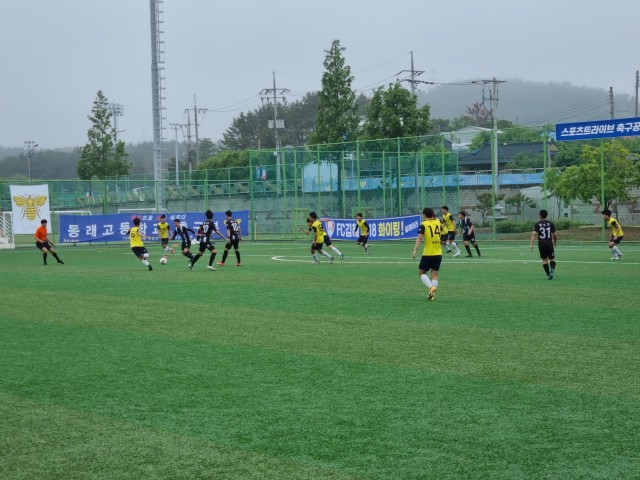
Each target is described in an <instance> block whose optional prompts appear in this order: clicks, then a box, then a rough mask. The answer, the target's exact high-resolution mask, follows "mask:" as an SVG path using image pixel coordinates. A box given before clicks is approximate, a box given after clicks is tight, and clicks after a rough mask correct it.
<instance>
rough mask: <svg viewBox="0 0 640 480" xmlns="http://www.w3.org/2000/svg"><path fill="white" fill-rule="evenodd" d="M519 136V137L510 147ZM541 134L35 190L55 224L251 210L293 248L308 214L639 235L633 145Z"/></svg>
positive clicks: (278, 157) (304, 153)
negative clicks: (545, 215)
mask: <svg viewBox="0 0 640 480" xmlns="http://www.w3.org/2000/svg"><path fill="white" fill-rule="evenodd" d="M523 131H525V133H526V137H527V138H526V139H524V140H523V139H522V138H520V139H518V136H522V132H523ZM549 131H550V129H545V128H539V129H523V128H522V127H518V129H514V131H513V132H509V131H501V132H500V134H499V135H498V142H497V144H494V143H495V142H493V138H492V136H491V135H487V142H484V143H480V144H478V145H479V146H475V147H473V148H472V147H471V146H470V145H469V144H468V142H467V143H465V142H464V141H461V140H463V139H459V138H455V137H452V136H447V135H437V136H423V137H412V138H398V139H386V140H373V141H358V142H345V143H340V144H331V145H311V146H303V147H284V148H282V149H280V150H279V151H275V150H251V151H250V152H249V165H248V166H245V167H235V168H222V169H216V170H194V171H193V172H192V174H191V175H189V174H188V173H187V172H181V173H180V174H179V175H178V176H177V177H176V176H175V174H169V175H167V177H166V178H165V179H163V180H160V181H156V180H155V179H154V178H153V176H152V175H136V176H130V177H126V178H109V179H106V180H92V181H85V180H56V179H48V180H33V181H32V183H34V184H35V183H37V184H40V183H47V184H49V192H50V205H51V208H52V210H53V211H54V215H55V214H56V213H60V212H91V213H93V214H99V213H117V212H123V211H139V212H145V211H158V212H159V211H166V212H181V211H202V210H205V209H208V208H211V209H212V210H216V211H223V210H227V209H230V210H250V212H251V220H252V221H251V222H250V223H251V225H250V231H251V236H252V237H253V238H260V237H262V238H282V239H292V238H297V237H298V236H299V235H300V227H301V226H303V225H304V224H305V219H306V216H307V214H308V213H309V212H310V211H312V210H313V211H316V212H317V213H318V215H320V216H322V217H329V218H352V217H354V216H355V214H356V213H357V212H362V213H363V214H364V216H365V217H366V218H381V217H394V216H403V215H410V214H416V213H419V212H421V210H422V208H423V207H425V206H431V207H434V208H436V209H439V207H440V206H441V205H447V206H448V207H449V210H450V211H451V212H457V211H460V210H465V211H466V212H467V213H468V215H469V216H470V217H471V219H472V220H473V221H474V223H475V224H476V225H477V227H478V232H479V233H480V236H484V237H485V238H499V237H500V236H502V235H505V234H510V233H514V232H518V231H522V232H525V231H528V230H529V228H530V225H531V222H533V221H534V220H535V219H536V218H537V213H538V210H539V209H540V208H546V209H547V210H549V213H550V218H552V219H555V220H556V221H564V222H570V223H571V224H572V225H574V226H577V225H591V226H594V225H595V226H601V225H602V217H601V215H600V211H601V210H602V208H603V205H607V206H609V207H610V208H611V209H612V210H614V214H615V215H616V216H617V217H618V219H619V220H620V222H621V223H622V224H623V225H638V224H639V223H640V222H639V220H640V207H638V201H637V199H638V197H639V196H640V195H639V193H640V192H639V191H638V184H640V173H639V172H640V167H639V166H638V160H637V158H638V152H639V151H640V148H639V147H638V141H637V140H634V139H629V140H615V141H613V142H610V141H606V142H603V141H596V142H593V141H591V142H566V143H570V144H571V145H567V144H562V143H556V142H553V141H552V138H551V137H550V135H549V133H548V132H549ZM496 164H497V168H496ZM621 172H622V173H621ZM621 176H622V177H623V178H622V179H621V178H620V177H621ZM563 181H564V182H565V183H567V182H569V183H570V185H574V186H579V187H581V188H574V189H573V190H572V189H571V188H567V185H564V187H563V185H562V182H563ZM25 183H27V182H26V181H19V180H2V181H0V209H1V210H3V211H10V210H11V199H10V194H9V186H10V185H16V184H25ZM576 192H577V193H576ZM603 235H604V232H603Z"/></svg>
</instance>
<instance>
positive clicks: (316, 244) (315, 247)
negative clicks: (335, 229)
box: [311, 242, 324, 251]
mask: <svg viewBox="0 0 640 480" xmlns="http://www.w3.org/2000/svg"><path fill="white" fill-rule="evenodd" d="M323 243H324V242H313V243H312V244H311V249H312V250H317V251H320V250H322V245H323Z"/></svg>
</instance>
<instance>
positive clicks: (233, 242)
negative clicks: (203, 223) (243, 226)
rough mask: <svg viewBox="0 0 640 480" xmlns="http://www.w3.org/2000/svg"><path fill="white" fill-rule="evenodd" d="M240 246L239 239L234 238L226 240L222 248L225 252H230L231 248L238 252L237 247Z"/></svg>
mask: <svg viewBox="0 0 640 480" xmlns="http://www.w3.org/2000/svg"><path fill="white" fill-rule="evenodd" d="M239 246H240V239H239V238H236V239H233V238H230V239H228V240H227V244H226V245H225V246H224V248H225V249H226V250H231V247H233V249H234V250H238V247H239Z"/></svg>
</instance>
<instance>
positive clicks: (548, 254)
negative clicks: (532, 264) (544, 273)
mask: <svg viewBox="0 0 640 480" xmlns="http://www.w3.org/2000/svg"><path fill="white" fill-rule="evenodd" d="M538 251H539V252H540V258H542V259H543V260H544V259H545V258H548V259H550V260H553V259H554V258H556V254H555V252H554V250H553V243H538Z"/></svg>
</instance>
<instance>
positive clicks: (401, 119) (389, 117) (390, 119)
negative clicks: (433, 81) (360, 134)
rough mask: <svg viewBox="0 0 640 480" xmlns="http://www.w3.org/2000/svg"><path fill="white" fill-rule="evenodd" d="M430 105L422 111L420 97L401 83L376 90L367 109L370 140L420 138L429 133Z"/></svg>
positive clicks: (366, 126)
mask: <svg viewBox="0 0 640 480" xmlns="http://www.w3.org/2000/svg"><path fill="white" fill-rule="evenodd" d="M430 128H431V125H430V123H429V105H424V106H422V107H420V108H418V97H416V96H415V95H414V94H412V93H411V92H410V91H409V90H407V89H406V88H404V87H402V86H401V85H400V83H399V82H396V83H392V84H389V87H388V88H387V89H385V88H384V87H380V88H378V89H376V91H375V92H374V93H373V97H372V98H371V103H370V104H369V108H368V110H367V121H366V122H365V124H364V134H365V137H366V138H367V139H372V140H373V139H380V138H401V137H417V136H420V135H426V134H428V133H429V129H430Z"/></svg>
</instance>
